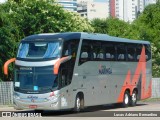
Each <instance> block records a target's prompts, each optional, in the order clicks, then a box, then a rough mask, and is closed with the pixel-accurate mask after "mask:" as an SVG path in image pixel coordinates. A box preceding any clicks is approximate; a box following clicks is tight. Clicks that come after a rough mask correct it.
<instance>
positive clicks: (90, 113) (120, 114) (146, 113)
mask: <svg viewBox="0 0 160 120" xmlns="http://www.w3.org/2000/svg"><path fill="white" fill-rule="evenodd" d="M0 111H14V112H15V113H35V111H33V110H23V111H15V110H14V109H13V108H11V107H10V108H6V109H5V108H4V109H2V108H1V109H0ZM41 115H42V118H43V119H44V118H47V119H52V120H53V119H56V120H63V119H65V120H66V119H73V118H74V120H75V119H76V120H80V119H87V120H88V119H98V120H99V119H104V118H105V120H106V118H107V119H108V118H109V119H113V120H115V119H118V120H121V119H122V120H125V119H126V118H129V119H130V120H132V119H133V118H135V117H136V119H137V118H140V120H141V119H142V120H143V119H144V118H146V119H145V120H147V119H149V120H150V119H153V120H155V119H159V117H160V101H156V102H155V101H154V102H153V101H152V102H138V104H137V106H135V107H127V108H122V107H120V106H119V105H117V104H116V105H106V106H94V107H89V108H87V109H85V111H83V112H80V113H74V112H69V111H44V112H43V113H42V114H41ZM142 115H143V116H142ZM156 116H159V117H156ZM36 118H37V119H36ZM36 118H34V120H40V119H41V118H39V117H36ZM0 119H1V118H0ZM16 119H17V118H16ZM133 120H135V119H133Z"/></svg>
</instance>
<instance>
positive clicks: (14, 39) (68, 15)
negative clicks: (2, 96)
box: [0, 0, 94, 79]
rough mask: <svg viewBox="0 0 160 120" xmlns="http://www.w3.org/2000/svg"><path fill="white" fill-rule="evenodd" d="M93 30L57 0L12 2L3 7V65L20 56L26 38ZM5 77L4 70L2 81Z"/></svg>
mask: <svg viewBox="0 0 160 120" xmlns="http://www.w3.org/2000/svg"><path fill="white" fill-rule="evenodd" d="M93 30H94V29H93V28H92V27H91V25H90V23H89V22H88V21H87V20H86V19H84V18H81V17H80V16H79V15H78V14H76V13H72V12H69V11H65V10H64V9H63V8H62V7H61V6H59V5H58V4H57V3H55V2H54V1H53V0H9V1H8V2H6V3H4V4H0V43H1V44H0V52H1V57H0V65H1V66H3V64H4V63H5V61H6V60H8V59H10V58H12V57H15V56H16V55H15V52H16V49H17V46H18V43H19V41H20V40H21V39H22V38H24V37H25V36H28V35H31V34H38V33H55V32H77V31H81V32H83V31H87V32H92V31H93ZM5 51H7V54H6V53H5ZM10 69H12V67H11V68H10ZM10 73H11V72H10ZM11 75H12V74H10V75H9V76H11ZM2 76H3V72H2V71H1V70H0V79H4V77H2ZM9 78H10V77H9Z"/></svg>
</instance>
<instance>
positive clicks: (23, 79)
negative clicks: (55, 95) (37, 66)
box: [14, 72, 58, 92]
mask: <svg viewBox="0 0 160 120" xmlns="http://www.w3.org/2000/svg"><path fill="white" fill-rule="evenodd" d="M57 85H58V83H57V76H55V75H54V74H38V73H37V74H32V73H22V72H19V73H18V74H17V77H16V81H15V85H14V86H15V88H17V89H18V90H22V91H26V92H34V91H35V92H36V91H38V92H44V91H51V90H52V89H54V88H55V87H57Z"/></svg>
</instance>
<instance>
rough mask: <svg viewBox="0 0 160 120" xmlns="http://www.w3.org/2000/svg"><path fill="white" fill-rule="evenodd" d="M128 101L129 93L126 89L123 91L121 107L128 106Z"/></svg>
mask: <svg viewBox="0 0 160 120" xmlns="http://www.w3.org/2000/svg"><path fill="white" fill-rule="evenodd" d="M129 103H130V95H129V92H128V91H125V93H124V96H123V103H122V107H128V106H129Z"/></svg>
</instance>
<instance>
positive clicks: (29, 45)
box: [17, 41, 60, 59]
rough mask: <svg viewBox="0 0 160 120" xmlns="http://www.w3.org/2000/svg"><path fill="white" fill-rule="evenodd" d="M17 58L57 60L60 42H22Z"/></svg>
mask: <svg viewBox="0 0 160 120" xmlns="http://www.w3.org/2000/svg"><path fill="white" fill-rule="evenodd" d="M17 57H18V58H26V59H39V58H40V59H43V58H59V57H60V42H59V41H55V42H22V43H21V44H20V46H19V49H18V54H17Z"/></svg>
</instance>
